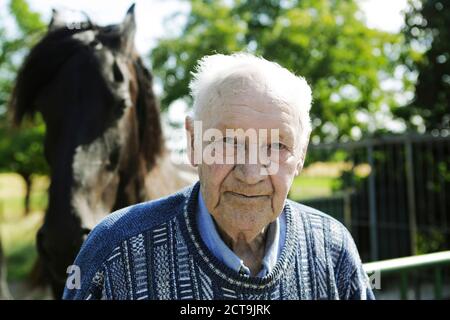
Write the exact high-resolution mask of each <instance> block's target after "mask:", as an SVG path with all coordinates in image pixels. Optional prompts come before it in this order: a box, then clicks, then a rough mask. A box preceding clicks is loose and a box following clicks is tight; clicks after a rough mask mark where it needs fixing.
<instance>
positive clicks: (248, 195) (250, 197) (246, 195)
mask: <svg viewBox="0 0 450 320" xmlns="http://www.w3.org/2000/svg"><path fill="white" fill-rule="evenodd" d="M228 192H229V193H230V194H232V195H233V196H235V197H239V198H244V199H258V198H265V197H268V196H269V195H267V194H243V193H238V192H233V191H228Z"/></svg>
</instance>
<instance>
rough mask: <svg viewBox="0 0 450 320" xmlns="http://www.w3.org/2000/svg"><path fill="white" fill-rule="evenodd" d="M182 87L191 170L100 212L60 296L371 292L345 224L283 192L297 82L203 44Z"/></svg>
mask: <svg viewBox="0 0 450 320" xmlns="http://www.w3.org/2000/svg"><path fill="white" fill-rule="evenodd" d="M190 87H191V92H192V96H193V99H194V115H193V118H190V117H187V118H186V130H187V136H188V139H187V141H188V151H189V158H190V162H191V163H192V164H193V165H194V166H197V167H198V173H199V177H200V181H199V182H197V183H196V184H194V185H193V186H190V187H188V188H186V189H184V190H181V191H179V192H178V193H176V194H174V195H171V196H169V197H167V198H163V199H159V200H155V201H150V202H146V203H141V204H137V205H134V206H131V207H128V208H124V209H122V210H119V211H118V212H115V213H113V214H111V215H109V216H108V217H107V218H106V219H104V220H103V221H102V222H101V223H100V224H99V225H98V226H97V227H96V228H95V229H94V230H93V231H92V233H91V234H90V235H89V237H88V239H87V241H86V242H85V244H84V245H83V247H82V249H81V251H80V253H79V255H78V257H77V258H76V261H75V263H74V266H72V267H71V268H70V269H69V270H70V273H69V278H68V281H67V284H66V290H65V293H64V298H66V299H100V298H102V299H372V298H373V293H372V291H371V290H370V288H369V284H368V279H367V276H366V274H365V273H364V271H363V269H362V265H361V261H360V258H359V255H358V252H357V249H356V247H355V244H354V242H353V239H352V237H351V236H350V234H349V232H348V231H347V230H346V229H345V227H344V226H342V225H341V224H340V223H339V222H337V221H336V220H334V219H333V218H331V217H329V216H327V215H326V214H324V213H321V212H319V211H317V210H315V209H312V208H309V207H307V206H304V205H301V204H298V203H295V202H293V201H290V200H287V199H286V197H287V194H288V191H289V188H290V186H291V184H292V181H293V179H294V177H295V176H296V175H298V174H299V173H300V171H301V169H302V167H303V163H304V160H305V154H306V149H307V145H308V140H309V135H310V132H311V125H310V119H309V109H310V106H311V90H310V88H309V86H308V84H307V83H306V81H305V80H304V79H303V78H301V77H297V76H295V75H294V74H292V73H291V72H289V71H288V70H286V69H284V68H282V67H281V66H279V65H278V64H275V63H272V62H269V61H267V60H264V59H262V58H258V57H255V56H252V55H250V54H233V55H231V56H225V55H213V56H207V57H205V58H203V59H202V60H201V61H200V62H199V64H198V67H197V70H196V73H195V74H194V80H193V81H192V82H191V85H190ZM72 271H73V273H72ZM77 275H78V276H79V278H77Z"/></svg>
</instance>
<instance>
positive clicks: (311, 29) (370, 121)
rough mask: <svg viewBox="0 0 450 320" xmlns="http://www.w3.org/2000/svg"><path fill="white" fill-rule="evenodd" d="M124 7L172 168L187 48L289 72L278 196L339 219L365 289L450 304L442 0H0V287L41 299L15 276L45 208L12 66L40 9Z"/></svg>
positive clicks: (37, 156)
mask: <svg viewBox="0 0 450 320" xmlns="http://www.w3.org/2000/svg"><path fill="white" fill-rule="evenodd" d="M132 3H136V8H135V15H136V37H135V45H136V49H137V51H138V53H139V55H140V56H141V58H142V61H143V63H144V65H145V66H146V67H147V68H148V69H149V70H150V72H151V73H152V74H153V89H154V91H155V93H156V96H157V98H158V100H159V102H160V108H161V122H162V126H163V129H164V134H165V144H166V146H167V148H168V149H169V150H170V152H171V156H172V160H173V161H174V162H177V163H181V162H185V161H186V158H185V152H186V151H185V147H184V143H185V142H184V141H185V140H184V139H185V138H184V132H183V121H184V117H185V115H186V114H187V112H189V110H190V106H191V98H190V97H189V94H188V83H189V81H190V78H191V74H190V71H192V70H193V67H194V66H195V63H196V61H197V60H198V59H199V58H201V57H202V56H204V55H207V54H212V53H232V52H235V51H247V52H252V53H255V54H258V55H262V56H264V57H265V58H266V59H269V60H273V61H276V62H278V63H280V64H281V65H283V66H285V67H286V68H288V69H290V70H292V71H294V72H295V73H297V74H299V75H302V76H304V77H305V78H306V79H307V81H308V82H309V83H310V85H311V86H312V88H313V96H314V103H313V107H312V110H311V117H312V123H313V128H314V129H313V132H312V135H311V140H310V142H311V143H310V147H309V151H308V156H307V160H306V165H305V168H304V170H303V173H302V174H301V176H300V177H298V178H296V180H295V181H294V184H293V186H292V189H291V191H290V193H289V197H290V198H291V199H293V200H295V201H299V202H302V203H304V204H307V205H310V206H312V207H315V208H317V209H320V210H322V211H324V212H326V213H327V214H330V215H332V216H334V217H336V218H337V219H339V220H340V221H342V223H344V224H345V225H346V227H347V228H348V229H349V230H350V231H351V233H352V235H353V237H354V239H355V241H356V244H357V246H358V248H359V251H360V254H361V258H362V260H363V262H364V263H367V266H368V269H367V270H368V272H369V271H370V270H375V269H376V268H378V269H377V270H381V275H382V276H381V289H380V290H375V294H376V296H377V297H378V298H379V299H398V298H402V299H441V298H444V299H445V298H446V299H448V298H450V256H449V254H448V250H450V61H449V60H450V35H449V30H450V3H449V1H447V0H412V1H406V0H405V1H404V0H390V1H388V0H298V1H295V0H293V1H288V0H279V1H275V0H272V1H270V0H253V1H247V0H218V1H198V0H190V1H188V0H186V1H181V0H180V1H176V0H167V1H158V0H137V1H131V0H130V1H128V0H116V1H114V2H112V1H107V0H96V1H88V0H77V1H75V0H73V1H72V0H69V1H67V0H65V1H63V0H45V1H44V0H1V1H0V244H1V245H0V265H2V267H1V268H0V277H1V278H2V279H3V281H2V284H1V285H0V297H1V296H2V294H3V297H13V298H18V299H43V298H50V297H51V294H50V293H49V290H48V288H35V287H32V286H31V285H30V281H29V279H30V273H31V272H32V270H33V265H34V263H35V261H36V259H37V250H36V232H37V230H38V229H39V227H40V226H41V225H42V223H43V217H44V214H45V210H46V208H47V205H48V195H47V190H48V188H49V183H50V178H49V174H50V171H49V166H48V164H47V162H46V160H45V158H44V144H43V143H44V142H43V141H44V136H45V133H46V126H45V123H44V120H43V119H42V117H41V116H40V115H39V114H37V115H36V116H35V117H33V118H26V119H25V120H24V121H23V123H22V125H21V126H20V128H17V127H14V126H13V125H12V121H11V117H10V115H9V112H8V101H9V100H10V96H11V92H12V90H13V87H14V83H15V79H16V76H17V73H18V71H19V70H20V68H21V65H22V63H23V61H24V59H25V58H26V56H27V54H28V53H29V51H30V49H31V48H32V47H33V46H35V45H36V43H37V42H38V41H39V40H40V39H41V38H42V37H43V36H44V35H45V34H46V32H47V26H48V24H49V22H50V20H51V17H52V9H54V8H56V9H58V10H59V12H62V13H63V14H64V18H65V21H72V22H74V23H79V22H80V21H81V22H83V21H85V20H86V15H87V16H89V18H90V20H92V21H93V22H95V23H96V24H98V25H107V24H114V23H118V22H120V21H121V20H122V19H123V16H124V13H125V12H126V11H127V9H128V7H129V6H130V5H131V4H132ZM446 251H447V252H446ZM402 257H409V258H406V259H397V258H402ZM392 259H396V260H392ZM385 260H390V264H387V263H386V261H385ZM388 262H389V261H388ZM374 263H378V264H374ZM375 267H376V268H375ZM374 268H375V269H374Z"/></svg>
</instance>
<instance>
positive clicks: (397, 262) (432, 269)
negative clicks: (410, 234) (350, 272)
mask: <svg viewBox="0 0 450 320" xmlns="http://www.w3.org/2000/svg"><path fill="white" fill-rule="evenodd" d="M364 270H365V271H366V273H367V274H368V275H369V277H373V275H375V273H379V277H378V278H377V277H373V279H374V280H375V281H371V283H370V285H371V286H372V287H373V289H374V290H373V291H374V293H375V296H376V297H377V298H383V297H385V298H386V296H387V294H389V293H390V292H392V291H394V292H393V293H394V295H391V298H394V299H398V298H400V299H402V300H406V299H410V298H414V299H416V300H420V299H421V298H425V299H431V298H433V299H436V300H439V299H449V298H450V295H449V293H450V287H449V285H450V281H449V280H450V277H449V276H450V274H449V273H450V272H449V271H450V251H443V252H436V253H430V254H424V255H419V256H412V257H405V258H397V259H391V260H384V261H377V262H371V263H366V264H364ZM424 275H425V276H426V277H425V278H430V276H431V279H424V277H423V276H424ZM427 276H428V277H427ZM388 277H390V279H389V278H388ZM396 277H397V278H399V280H400V281H399V282H400V283H399V285H398V286H395V285H394V286H392V283H393V281H392V278H396ZM376 280H379V283H375V282H376ZM385 280H389V282H387V283H386V281H385ZM424 280H425V281H424ZM394 281H395V280H394ZM426 283H431V290H426V289H425V288H424V287H426ZM377 285H378V286H379V288H376V286H377ZM397 288H398V291H397ZM392 289H393V290H392ZM424 289H425V290H424ZM378 290H379V291H378ZM427 291H431V292H427ZM386 293H387V294H386ZM397 293H398V295H397Z"/></svg>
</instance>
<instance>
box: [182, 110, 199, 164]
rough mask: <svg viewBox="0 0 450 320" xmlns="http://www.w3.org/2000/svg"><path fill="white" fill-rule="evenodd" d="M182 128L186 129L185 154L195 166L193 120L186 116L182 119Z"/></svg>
mask: <svg viewBox="0 0 450 320" xmlns="http://www.w3.org/2000/svg"><path fill="white" fill-rule="evenodd" d="M184 128H185V129H186V143H187V154H188V157H189V162H190V163H191V165H192V166H194V167H196V166H197V164H196V163H195V161H194V153H195V144H194V120H193V119H192V118H191V117H189V116H186V119H185V121H184Z"/></svg>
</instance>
